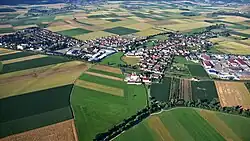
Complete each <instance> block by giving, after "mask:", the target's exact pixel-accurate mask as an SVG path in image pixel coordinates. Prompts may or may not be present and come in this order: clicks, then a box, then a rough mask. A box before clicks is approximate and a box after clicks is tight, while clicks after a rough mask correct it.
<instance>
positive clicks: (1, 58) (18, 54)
mask: <svg viewBox="0 0 250 141" xmlns="http://www.w3.org/2000/svg"><path fill="white" fill-rule="evenodd" d="M31 55H34V53H30V52H11V53H10V54H2V55H1V56H0V61H6V60H11V59H16V58H21V57H27V56H31Z"/></svg>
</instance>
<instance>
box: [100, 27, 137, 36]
mask: <svg viewBox="0 0 250 141" xmlns="http://www.w3.org/2000/svg"><path fill="white" fill-rule="evenodd" d="M104 31H106V32H109V33H113V34H117V35H127V34H132V33H136V32H139V30H135V29H130V28H125V27H114V28H109V29H105V30H104Z"/></svg>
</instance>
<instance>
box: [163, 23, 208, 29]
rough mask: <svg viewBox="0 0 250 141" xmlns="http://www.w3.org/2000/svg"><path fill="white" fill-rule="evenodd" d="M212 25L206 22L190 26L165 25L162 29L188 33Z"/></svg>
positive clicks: (190, 24)
mask: <svg viewBox="0 0 250 141" xmlns="http://www.w3.org/2000/svg"><path fill="white" fill-rule="evenodd" d="M210 25H211V24H209V23H205V22H193V23H189V24H174V25H164V26H161V27H163V28H166V29H170V30H174V31H187V30H192V29H195V28H201V27H206V26H210Z"/></svg>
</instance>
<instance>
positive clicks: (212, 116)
mask: <svg viewBox="0 0 250 141" xmlns="http://www.w3.org/2000/svg"><path fill="white" fill-rule="evenodd" d="M200 115H201V117H203V118H204V119H205V120H206V121H208V122H209V124H210V125H211V126H212V127H213V128H214V129H215V130H216V131H217V132H218V133H220V134H221V135H222V136H223V137H224V138H225V139H226V140H227V141H240V140H241V139H240V138H239V137H238V136H237V135H236V134H235V133H234V132H233V130H232V129H231V128H229V127H228V125H227V124H226V123H225V122H224V121H223V120H221V119H220V118H219V117H218V116H217V115H216V113H214V112H212V111H208V110H200Z"/></svg>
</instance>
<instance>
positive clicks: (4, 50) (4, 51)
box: [0, 48, 20, 56]
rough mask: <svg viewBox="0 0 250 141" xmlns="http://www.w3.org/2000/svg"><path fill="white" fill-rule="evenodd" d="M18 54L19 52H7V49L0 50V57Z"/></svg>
mask: <svg viewBox="0 0 250 141" xmlns="http://www.w3.org/2000/svg"><path fill="white" fill-rule="evenodd" d="M18 52H20V51H13V50H9V49H3V48H0V56H3V55H8V54H14V53H18Z"/></svg>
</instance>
